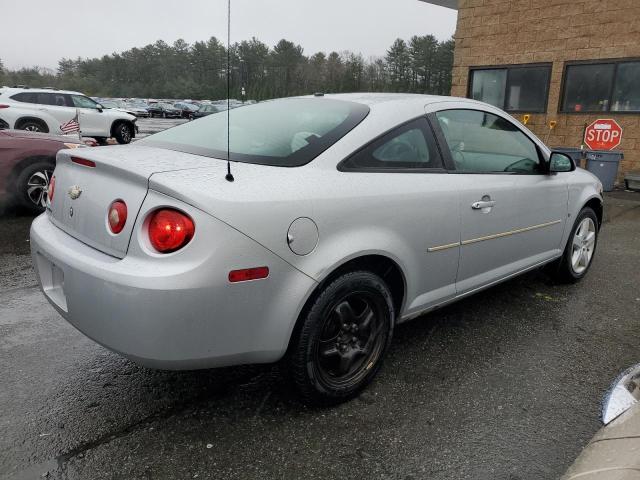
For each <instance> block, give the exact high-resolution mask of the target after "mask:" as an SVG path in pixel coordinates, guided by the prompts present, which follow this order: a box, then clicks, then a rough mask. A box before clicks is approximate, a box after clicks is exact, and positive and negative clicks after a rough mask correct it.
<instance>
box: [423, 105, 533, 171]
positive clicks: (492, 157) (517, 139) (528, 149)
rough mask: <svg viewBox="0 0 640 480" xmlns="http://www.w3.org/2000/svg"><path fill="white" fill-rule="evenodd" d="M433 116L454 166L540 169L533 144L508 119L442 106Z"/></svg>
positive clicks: (475, 169)
mask: <svg viewBox="0 0 640 480" xmlns="http://www.w3.org/2000/svg"><path fill="white" fill-rule="evenodd" d="M436 116H437V118H438V123H439V124H440V128H441V129H442V133H443V135H444V137H445V140H446V142H447V145H448V146H449V151H450V152H451V156H452V158H453V161H454V163H455V167H456V170H458V171H461V172H469V173H521V174H534V173H542V168H541V162H540V156H539V154H538V149H537V147H536V145H535V144H534V143H533V141H532V140H531V139H530V138H529V137H527V136H526V135H525V134H524V133H523V132H522V131H521V130H520V129H519V128H518V127H516V126H515V125H514V124H513V123H511V122H510V121H508V120H506V119H504V118H502V117H499V116H497V115H494V114H492V113H488V112H482V111H479V110H445V111H441V112H438V113H437V114H436Z"/></svg>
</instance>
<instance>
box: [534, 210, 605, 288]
mask: <svg viewBox="0 0 640 480" xmlns="http://www.w3.org/2000/svg"><path fill="white" fill-rule="evenodd" d="M599 230H600V229H599V223H598V216H597V215H596V213H595V212H594V211H593V210H592V209H591V208H589V207H585V208H583V209H582V210H581V211H580V213H579V214H578V216H577V217H576V221H575V222H574V225H573V228H572V229H571V234H570V235H569V239H568V240H567V245H566V246H565V249H564V252H563V254H562V257H560V258H559V259H558V260H556V261H555V262H553V263H551V264H549V265H548V266H547V268H546V271H547V273H548V274H549V275H550V276H551V277H552V278H553V279H554V280H556V281H558V282H560V283H576V282H579V281H580V280H582V279H583V278H584V277H585V275H586V274H587V272H588V271H589V268H591V264H592V263H593V257H594V256H595V253H596V247H597V246H598V234H599Z"/></svg>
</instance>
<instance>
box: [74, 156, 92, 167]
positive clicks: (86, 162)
mask: <svg viewBox="0 0 640 480" xmlns="http://www.w3.org/2000/svg"><path fill="white" fill-rule="evenodd" d="M71 161H72V162H73V163H77V164H78V165H82V166H85V167H91V168H95V166H96V162H92V161H91V160H87V159H86V158H80V157H71Z"/></svg>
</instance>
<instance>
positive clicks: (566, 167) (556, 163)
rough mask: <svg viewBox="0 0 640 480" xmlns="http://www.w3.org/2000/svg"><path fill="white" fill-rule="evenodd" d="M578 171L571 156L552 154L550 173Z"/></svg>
mask: <svg viewBox="0 0 640 480" xmlns="http://www.w3.org/2000/svg"><path fill="white" fill-rule="evenodd" d="M575 169H576V165H575V163H573V160H572V159H571V157H570V156H569V155H567V154H566V153H561V152H552V153H551V158H549V173H559V172H572V171H573V170H575Z"/></svg>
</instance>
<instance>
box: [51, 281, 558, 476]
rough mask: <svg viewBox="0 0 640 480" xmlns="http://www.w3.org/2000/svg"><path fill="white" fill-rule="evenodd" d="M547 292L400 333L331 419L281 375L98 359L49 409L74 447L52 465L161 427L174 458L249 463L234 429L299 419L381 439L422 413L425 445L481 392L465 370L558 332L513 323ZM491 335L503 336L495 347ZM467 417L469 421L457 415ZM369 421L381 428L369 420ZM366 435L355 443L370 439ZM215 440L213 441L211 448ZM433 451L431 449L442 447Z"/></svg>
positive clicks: (521, 292)
mask: <svg viewBox="0 0 640 480" xmlns="http://www.w3.org/2000/svg"><path fill="white" fill-rule="evenodd" d="M552 289H553V287H552V286H551V284H550V283H549V282H548V281H547V280H546V277H545V276H544V275H542V274H541V273H540V272H533V273H530V274H527V275H525V276H523V277H521V278H519V279H516V280H514V281H510V282H507V283H504V284H502V285H499V286H497V287H494V288H492V289H490V290H489V291H487V293H486V294H484V295H482V296H475V297H470V298H468V299H465V300H462V301H460V302H458V303H457V304H454V305H451V306H448V307H445V308H443V309H441V310H439V311H437V312H433V313H431V314H429V315H425V316H423V317H422V318H419V319H416V320H414V321H411V322H408V323H404V324H402V325H399V326H398V327H397V328H396V332H395V338H394V341H393V344H392V346H391V349H390V351H389V354H388V358H387V360H386V365H385V367H384V368H383V370H382V371H381V375H380V376H379V378H378V379H377V380H376V381H375V382H374V384H373V385H372V386H371V387H370V388H369V389H368V390H367V391H365V392H364V393H363V394H362V395H361V396H360V397H359V398H357V399H356V400H354V401H352V402H350V403H347V404H346V405H343V406H341V407H337V408H335V409H323V408H316V407H308V406H305V405H303V404H301V403H300V402H299V400H298V397H297V396H296V394H295V392H294V391H293V390H292V388H291V386H290V384H289V383H288V379H287V376H286V374H285V373H284V371H283V368H282V367H281V365H265V366H244V367H233V368H224V369H215V370H203V371H189V372H170V371H155V370H150V369H146V368H143V367H139V366H137V365H135V364H133V363H131V362H129V361H127V360H125V359H123V358H121V357H119V356H117V355H115V354H113V353H111V352H108V351H106V350H99V351H97V352H96V354H95V356H93V357H92V358H91V359H85V360H83V362H82V364H79V365H76V368H73V369H72V370H71V375H70V376H69V377H66V378H67V381H66V382H65V384H64V385H60V392H61V395H60V396H57V395H56V400H55V401H54V405H49V406H48V410H49V414H48V415H47V416H48V417H49V419H50V422H51V423H52V424H51V425H50V427H52V428H51V430H53V431H56V427H57V429H58V430H60V425H61V424H62V426H63V429H64V436H65V437H67V438H69V436H70V437H71V438H73V441H72V442H71V443H67V442H63V443H67V444H68V445H69V447H68V448H67V449H66V450H64V451H62V452H58V455H57V461H58V464H59V465H61V468H64V469H67V468H68V466H69V465H71V466H72V469H73V468H79V467H80V464H82V463H84V460H82V459H83V457H84V456H85V454H86V452H89V451H92V450H96V449H98V450H100V449H101V448H102V447H104V448H107V449H108V448H111V447H110V444H113V445H114V446H115V445H116V444H117V443H118V439H124V438H125V437H128V436H131V435H134V436H137V435H142V436H146V435H148V434H150V432H151V431H153V430H155V431H156V432H157V431H158V430H163V429H165V428H166V427H165V426H166V425H167V423H169V424H171V425H172V427H170V428H171V442H174V445H178V448H180V447H179V445H181V444H182V445H185V446H184V447H183V448H184V449H185V450H184V451H183V453H184V454H186V455H189V454H190V453H189V452H188V448H187V447H186V445H187V444H192V443H193V442H194V441H195V442H196V443H200V442H203V441H208V442H211V444H212V445H214V446H215V447H216V448H218V447H221V446H223V445H224V446H225V447H226V448H227V449H231V450H233V455H232V456H238V459H236V460H235V462H240V461H241V460H240V458H241V457H244V456H246V455H247V454H246V453H242V452H244V451H245V450H244V449H245V448H246V442H247V440H246V439H242V440H239V438H238V433H237V431H234V432H231V431H228V430H227V428H228V426H229V425H230V424H232V425H234V426H235V427H236V428H237V429H238V430H239V431H243V430H247V429H249V430H251V429H254V428H255V427H256V424H262V425H263V426H267V425H265V422H266V423H267V424H270V423H277V424H291V425H294V424H298V423H299V422H300V419H303V420H302V424H301V425H303V424H304V423H305V422H311V423H313V422H314V419H316V418H317V417H318V416H321V417H324V416H325V415H329V416H331V415H336V414H337V415H339V416H342V417H343V420H344V421H345V423H344V425H345V427H348V426H349V425H352V426H355V424H357V423H358V422H360V421H373V422H374V423H376V426H374V427H373V428H374V429H378V428H380V427H381V426H382V425H384V424H385V422H391V423H395V421H394V418H396V417H402V416H406V412H408V411H411V410H412V409H415V408H416V407H418V408H421V409H425V410H424V411H425V412H428V413H427V414H426V415H427V417H428V420H425V419H426V417H424V418H422V420H424V421H426V422H427V423H426V424H425V423H423V422H422V421H420V422H418V424H422V429H421V433H420V436H424V435H428V434H429V431H430V430H431V429H434V430H435V429H436V428H437V425H438V421H437V420H435V419H434V418H435V417H438V415H441V414H442V413H444V412H445V411H448V409H449V408H450V407H451V405H450V403H449V404H448V403H447V401H449V402H450V401H451V400H450V399H451V396H452V395H458V392H457V391H458V390H459V386H460V385H464V384H469V388H472V386H471V385H472V384H473V383H475V382H478V378H469V377H468V374H469V370H468V367H469V366H470V365H474V369H476V373H475V376H476V377H477V375H479V370H482V369H483V368H484V369H487V370H491V368H492V366H493V365H500V364H501V360H500V358H499V357H501V356H502V355H503V353H504V352H505V351H506V350H509V349H510V348H511V346H509V342H510V341H512V340H513V337H514V336H516V337H518V336H520V335H522V334H527V335H530V334H535V332H540V331H549V330H550V331H553V330H557V329H558V328H559V327H558V323H559V322H558V321H557V320H556V319H555V318H554V317H553V316H546V317H545V318H544V320H545V321H544V322H540V318H530V319H527V318H522V316H521V315H517V314H516V315H514V314H513V313H514V312H513V306H514V303H519V302H521V300H527V301H529V302H532V303H533V304H534V308H537V307H535V304H536V303H537V304H538V307H539V306H541V305H540V304H541V303H548V302H549V301H550V300H549V299H551V298H552V297H551V295H552V293H551V290H552ZM530 322H531V323H534V324H535V326H532V325H529V323H530ZM496 329H498V330H501V332H500V334H499V335H497V338H492V333H491V332H492V331H495V330H496ZM516 343H517V342H516ZM97 348H98V347H96V349H97ZM86 360H89V363H88V364H87V363H85V362H86ZM492 395H495V393H494V394H492ZM458 400H460V399H458ZM70 404H71V405H70ZM73 404H75V405H73ZM454 408H455V407H454ZM67 412H73V415H72V416H70V415H68V413H67ZM78 413H81V415H78ZM463 416H465V417H466V416H467V415H466V414H465V413H464V412H463ZM65 417H66V418H65ZM367 417H369V418H370V419H376V418H377V420H365V419H366V418H367ZM177 419H179V420H177ZM479 420H481V419H479ZM176 422H177V423H176ZM185 422H186V425H185ZM354 422H355V423H354ZM461 426H462V425H461ZM267 428H268V426H267ZM150 429H151V430H150ZM44 430H47V428H44ZM320 430H322V431H324V430H325V429H324V428H320ZM368 430H370V429H368V428H365V429H363V430H362V431H361V432H359V433H358V434H357V436H366V435H367V432H368ZM47 431H49V430H47ZM225 431H226V432H227V433H228V436H226V435H225ZM89 432H90V433H89ZM212 432H216V433H215V435H214V436H213V437H214V438H213V440H212V439H211V434H212ZM433 433H435V431H434V432H433ZM265 434H266V433H265V432H262V433H261V435H260V436H262V435H265ZM247 435H250V434H249V433H247ZM275 435H276V436H278V433H276V434H275ZM69 439H70V438H69ZM205 439H208V440H205ZM165 440H166V439H165ZM251 443H253V441H252V442H251ZM432 443H433V446H434V447H435V446H436V445H438V443H439V441H437V440H436V441H434V442H432ZM370 448H371V449H372V450H373V451H372V452H371V453H368V454H367V455H370V454H371V455H373V454H375V450H376V449H378V448H379V446H377V445H371V447H370ZM434 455H435V451H434ZM221 461H223V462H224V461H225V459H221ZM226 461H227V462H228V461H229V459H226ZM247 461H248V459H247ZM352 461H354V462H359V461H362V458H358V459H352ZM129 473H131V474H133V471H131V472H129ZM371 473H373V470H372V471H371Z"/></svg>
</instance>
